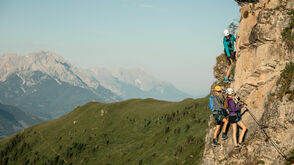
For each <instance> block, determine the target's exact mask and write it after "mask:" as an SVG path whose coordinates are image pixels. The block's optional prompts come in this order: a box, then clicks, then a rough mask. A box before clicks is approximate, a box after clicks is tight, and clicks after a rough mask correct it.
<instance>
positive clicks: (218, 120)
mask: <svg viewBox="0 0 294 165" xmlns="http://www.w3.org/2000/svg"><path fill="white" fill-rule="evenodd" d="M213 117H214V119H215V121H216V125H221V124H222V122H223V119H224V118H225V116H224V115H223V113H221V112H218V113H216V114H213Z"/></svg>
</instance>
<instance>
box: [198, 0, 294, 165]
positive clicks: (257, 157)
mask: <svg viewBox="0 0 294 165" xmlns="http://www.w3.org/2000/svg"><path fill="white" fill-rule="evenodd" d="M237 2H238V3H239V5H241V7H242V8H241V9H240V12H241V20H240V25H239V29H238V33H237V45H236V49H237V63H236V69H235V81H234V82H233V83H232V84H231V87H232V88H233V89H234V90H235V91H236V93H237V94H238V96H240V97H241V99H242V100H243V101H245V102H246V103H247V104H248V109H249V110H250V111H251V112H252V113H253V114H254V115H255V116H256V118H257V119H258V120H259V121H260V122H261V123H263V124H265V125H268V126H269V128H268V129H267V130H266V131H267V132H268V134H269V135H270V137H271V138H272V139H273V140H274V141H275V142H277V143H278V144H279V146H280V148H281V149H282V151H283V152H285V153H286V154H289V153H290V151H291V150H293V149H294V138H293V135H294V123H293V121H294V115H293V113H294V102H293V101H291V100H290V99H289V96H288V95H285V96H284V97H283V98H282V101H281V100H279V99H276V96H274V93H276V92H277V90H278V88H277V87H276V86H277V85H276V84H277V80H278V79H279V78H280V73H281V71H282V70H283V69H284V68H285V66H286V63H288V62H291V61H294V52H293V49H290V48H289V47H287V45H286V44H285V42H284V41H283V38H282V35H281V34H282V32H283V30H284V28H286V27H288V26H289V23H290V19H291V18H290V15H289V11H290V10H293V9H294V8H293V0H259V1H251V2H249V1H237ZM293 82H294V80H293V77H292V83H291V88H293V84H294V83H293ZM212 120H213V119H212ZM242 120H243V122H244V123H245V125H246V126H247V128H248V132H247V135H246V139H245V143H246V144H247V146H246V147H243V148H242V149H240V150H233V142H232V138H231V137H232V131H231V129H229V132H228V135H229V137H230V138H229V139H228V140H226V141H222V140H219V142H220V143H221V144H222V146H221V147H217V148H212V147H211V146H210V142H211V140H212V134H213V131H214V124H213V123H211V124H210V126H211V127H210V128H211V129H210V130H209V132H208V134H207V137H206V147H205V152H204V157H203V164H258V163H263V164H283V163H284V159H283V157H281V156H280V155H279V153H278V152H277V151H276V150H275V149H274V147H272V145H271V144H270V143H269V142H267V141H265V140H266V138H265V137H264V135H263V134H262V132H261V131H260V129H259V128H258V127H257V125H256V123H255V122H254V120H253V119H252V118H251V117H250V115H249V114H248V113H246V114H245V115H244V116H243V118H242Z"/></svg>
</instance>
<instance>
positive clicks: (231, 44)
mask: <svg viewBox="0 0 294 165" xmlns="http://www.w3.org/2000/svg"><path fill="white" fill-rule="evenodd" d="M235 42H236V38H235V36H234V35H233V34H230V32H229V30H227V29H225V31H224V41H223V44H224V51H225V55H226V57H227V59H228V61H229V64H230V66H229V69H228V71H227V74H226V77H225V79H224V82H229V76H230V73H231V69H232V65H231V64H233V62H234V61H236V59H235V54H236V52H235Z"/></svg>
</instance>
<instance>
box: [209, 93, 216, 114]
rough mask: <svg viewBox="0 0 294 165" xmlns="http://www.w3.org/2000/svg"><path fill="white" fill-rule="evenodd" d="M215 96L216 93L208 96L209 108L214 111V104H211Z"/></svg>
mask: <svg viewBox="0 0 294 165" xmlns="http://www.w3.org/2000/svg"><path fill="white" fill-rule="evenodd" d="M216 97H217V96H216V95H213V96H210V97H209V108H210V110H211V111H212V112H213V111H215V108H216V107H215V106H214V105H213V99H214V98H216Z"/></svg>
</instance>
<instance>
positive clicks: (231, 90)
mask: <svg viewBox="0 0 294 165" xmlns="http://www.w3.org/2000/svg"><path fill="white" fill-rule="evenodd" d="M226 93H227V94H228V95H231V94H233V93H234V90H233V89H232V88H228V89H227V90H226Z"/></svg>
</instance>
